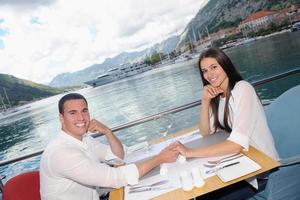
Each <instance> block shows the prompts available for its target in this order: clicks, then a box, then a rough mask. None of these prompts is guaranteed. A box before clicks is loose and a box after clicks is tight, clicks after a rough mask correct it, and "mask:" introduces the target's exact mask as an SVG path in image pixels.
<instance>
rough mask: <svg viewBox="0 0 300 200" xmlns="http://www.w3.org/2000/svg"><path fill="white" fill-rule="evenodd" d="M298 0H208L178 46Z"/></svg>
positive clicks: (285, 6)
mask: <svg viewBox="0 0 300 200" xmlns="http://www.w3.org/2000/svg"><path fill="white" fill-rule="evenodd" d="M298 3H300V0H272V1H270V0H256V1H248V0H210V1H209V2H208V3H207V4H206V5H205V6H204V7H203V8H202V9H201V10H199V11H198V13H197V14H196V16H195V17H194V18H193V19H192V20H191V21H190V23H189V24H188V25H187V26H186V28H185V30H184V32H183V34H182V35H181V38H180V41H179V43H178V47H180V46H181V45H182V44H183V43H185V42H187V41H189V40H192V41H194V40H198V39H199V37H203V36H207V31H208V32H209V33H213V32H217V31H218V30H220V29H224V28H229V27H233V26H238V25H239V24H240V22H241V21H242V20H244V19H246V18H247V17H248V16H249V15H250V14H252V13H255V12H257V11H261V10H278V9H282V8H287V7H290V6H291V5H292V4H298Z"/></svg>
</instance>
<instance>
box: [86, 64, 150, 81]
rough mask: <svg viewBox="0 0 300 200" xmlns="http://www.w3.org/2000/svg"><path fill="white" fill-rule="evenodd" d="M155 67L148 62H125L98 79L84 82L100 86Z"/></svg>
mask: <svg viewBox="0 0 300 200" xmlns="http://www.w3.org/2000/svg"><path fill="white" fill-rule="evenodd" d="M151 69H153V66H151V65H147V64H146V63H133V64H123V65H121V66H120V67H116V68H112V69H110V70H108V71H107V72H106V73H104V74H101V75H99V76H98V77H97V78H96V79H93V80H89V81H86V82H84V83H85V84H87V85H90V86H92V87H98V86H101V85H105V84H108V83H111V82H114V81H117V80H121V79H124V78H127V77H130V76H134V75H136V74H140V73H144V72H146V71H149V70H151Z"/></svg>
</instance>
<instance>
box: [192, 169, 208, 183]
mask: <svg viewBox="0 0 300 200" xmlns="http://www.w3.org/2000/svg"><path fill="white" fill-rule="evenodd" d="M191 172H192V177H193V184H194V186H195V187H202V186H204V184H205V182H204V180H203V178H202V176H201V172H200V169H199V167H193V168H192V169H191Z"/></svg>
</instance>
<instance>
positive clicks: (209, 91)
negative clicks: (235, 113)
mask: <svg viewBox="0 0 300 200" xmlns="http://www.w3.org/2000/svg"><path fill="white" fill-rule="evenodd" d="M223 92H224V91H223V90H222V89H221V88H220V87H213V86H212V85H206V86H204V87H203V92H202V101H209V102H210V100H211V99H213V98H215V97H216V96H218V95H219V94H222V93H223Z"/></svg>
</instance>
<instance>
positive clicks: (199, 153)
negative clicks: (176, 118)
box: [177, 140, 243, 157]
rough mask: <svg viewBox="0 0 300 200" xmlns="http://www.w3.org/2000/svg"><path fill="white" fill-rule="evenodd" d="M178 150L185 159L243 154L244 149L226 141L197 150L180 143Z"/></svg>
mask: <svg viewBox="0 0 300 200" xmlns="http://www.w3.org/2000/svg"><path fill="white" fill-rule="evenodd" d="M177 150H178V151H179V152H180V154H182V155H183V156H185V157H213V156H222V155H226V154H233V153H240V152H242V150H243V148H242V146H241V145H239V144H236V143H234V142H231V141H229V140H226V141H224V142H221V143H218V144H215V145H211V146H208V147H203V148H195V149H191V148H188V147H186V146H184V145H183V144H181V143H179V142H178V143H177Z"/></svg>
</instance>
